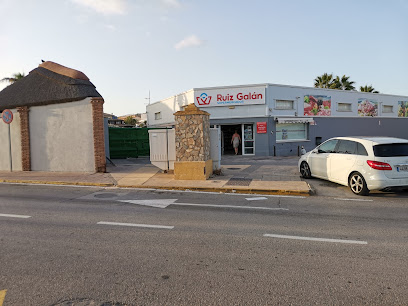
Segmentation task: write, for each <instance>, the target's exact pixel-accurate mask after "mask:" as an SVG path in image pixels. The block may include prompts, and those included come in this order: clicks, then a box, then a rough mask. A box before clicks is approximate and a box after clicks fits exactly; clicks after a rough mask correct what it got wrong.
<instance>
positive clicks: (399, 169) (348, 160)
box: [298, 137, 408, 195]
mask: <svg viewBox="0 0 408 306" xmlns="http://www.w3.org/2000/svg"><path fill="white" fill-rule="evenodd" d="M298 166H299V170H300V173H301V175H302V177H304V178H310V177H311V176H313V177H318V178H321V179H325V180H329V181H332V182H335V183H338V184H341V185H345V186H350V189H351V191H352V192H354V193H355V194H357V195H367V194H368V193H369V192H370V190H382V191H385V190H387V189H388V190H389V189H391V188H394V187H398V188H408V140H406V139H400V138H393V137H335V138H331V139H329V140H327V141H325V142H323V143H322V144H321V145H319V146H318V147H316V148H315V149H314V150H312V151H309V152H307V153H306V154H304V155H302V156H301V157H300V159H299V164H298Z"/></svg>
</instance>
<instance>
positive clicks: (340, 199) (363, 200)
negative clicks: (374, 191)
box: [334, 198, 373, 202]
mask: <svg viewBox="0 0 408 306" xmlns="http://www.w3.org/2000/svg"><path fill="white" fill-rule="evenodd" d="M334 200H339V201H359V202H372V201H373V200H365V199H346V198H334Z"/></svg>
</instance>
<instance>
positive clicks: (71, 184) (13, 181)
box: [0, 179, 116, 187]
mask: <svg viewBox="0 0 408 306" xmlns="http://www.w3.org/2000/svg"><path fill="white" fill-rule="evenodd" d="M0 183H11V184H41V185H70V186H90V187H92V186H96V187H115V186H116V185H115V184H113V183H89V182H64V181H38V180H4V179H0Z"/></svg>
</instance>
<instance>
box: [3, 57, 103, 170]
mask: <svg viewBox="0 0 408 306" xmlns="http://www.w3.org/2000/svg"><path fill="white" fill-rule="evenodd" d="M103 103H104V100H103V98H102V96H101V95H100V94H99V93H98V92H97V91H96V88H95V86H94V85H93V84H92V83H91V82H90V80H89V79H88V77H87V76H86V75H85V74H83V73H82V72H80V71H78V70H74V69H71V68H67V67H64V66H62V65H59V64H57V63H53V62H44V63H42V64H41V65H40V66H39V67H38V68H36V69H34V70H32V71H31V72H30V73H29V74H28V75H27V76H26V77H24V78H23V79H21V80H19V81H17V82H15V83H14V84H12V85H10V86H8V87H6V88H5V89H3V90H2V91H1V92H0V113H4V111H5V110H6V111H7V110H8V111H10V112H11V113H12V114H13V117H14V118H13V121H12V122H11V123H10V124H9V125H7V124H5V123H3V122H1V121H0V141H1V143H2V144H3V146H1V147H0V171H70V172H105V171H106V158H105V137H104V119H103ZM9 131H10V132H9Z"/></svg>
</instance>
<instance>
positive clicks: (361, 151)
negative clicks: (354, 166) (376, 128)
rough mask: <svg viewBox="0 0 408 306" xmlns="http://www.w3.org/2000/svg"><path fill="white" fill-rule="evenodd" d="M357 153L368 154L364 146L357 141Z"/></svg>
mask: <svg viewBox="0 0 408 306" xmlns="http://www.w3.org/2000/svg"><path fill="white" fill-rule="evenodd" d="M357 154H358V155H364V156H368V153H367V150H366V149H365V148H364V146H363V145H362V144H361V143H359V142H357Z"/></svg>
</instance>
